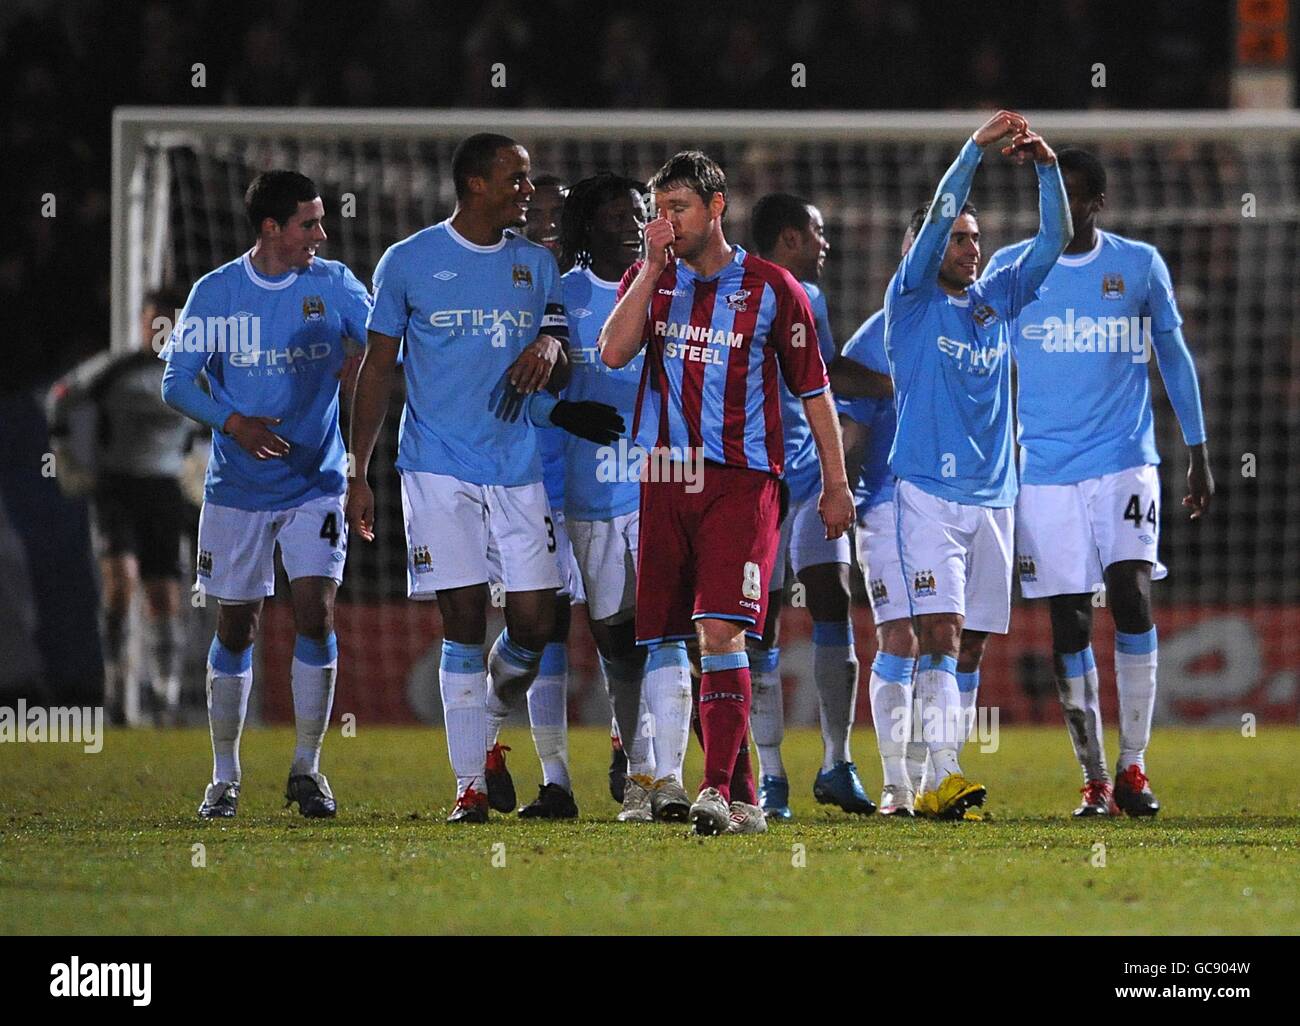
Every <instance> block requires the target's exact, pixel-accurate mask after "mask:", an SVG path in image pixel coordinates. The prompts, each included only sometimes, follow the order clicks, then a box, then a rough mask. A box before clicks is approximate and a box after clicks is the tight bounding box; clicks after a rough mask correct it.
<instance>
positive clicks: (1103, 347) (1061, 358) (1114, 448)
mask: <svg viewBox="0 0 1300 1026" xmlns="http://www.w3.org/2000/svg"><path fill="white" fill-rule="evenodd" d="M1096 234H1097V242H1096V245H1095V246H1094V247H1093V248H1092V250H1091V251H1090V252H1088V253H1081V254H1078V255H1069V256H1065V255H1063V256H1062V257H1061V258H1060V259H1059V260H1058V261H1057V262H1056V266H1055V267H1054V268H1052V271H1051V273H1050V274H1048V276H1047V279H1046V280H1045V281H1044V282H1043V284H1042V285H1041V286H1040V287H1039V290H1038V299H1036V300H1035V301H1034V302H1032V303H1030V304H1029V305H1028V306H1026V307H1025V308H1024V309H1023V310H1022V311H1021V312H1020V316H1019V317H1018V318H1017V319H1016V323H1015V333H1014V348H1015V357H1016V364H1017V370H1018V375H1019V387H1018V394H1017V397H1016V402H1017V414H1018V419H1019V429H1018V432H1019V433H1018V438H1019V442H1020V475H1021V480H1022V481H1023V482H1024V483H1025V484H1034V485H1039V484H1071V483H1074V482H1076V481H1083V480H1086V479H1088V478H1092V477H1100V476H1102V475H1103V474H1111V473H1114V472H1116V471H1120V470H1125V469H1127V468H1129V467H1137V466H1141V465H1143V464H1147V463H1159V462H1160V456H1159V454H1158V453H1157V452H1156V441H1155V422H1154V416H1153V414H1152V408H1151V374H1150V368H1149V366H1148V365H1149V363H1150V361H1151V354H1152V351H1153V349H1154V350H1155V352H1156V355H1157V357H1161V356H1162V354H1161V353H1160V350H1159V348H1157V346H1158V344H1159V342H1158V338H1159V335H1160V333H1161V332H1170V331H1173V330H1174V329H1176V328H1178V326H1179V325H1180V324H1181V323H1182V317H1181V316H1180V314H1179V313H1178V304H1177V303H1176V302H1175V300H1174V290H1173V285H1172V283H1171V282H1170V279H1169V269H1168V268H1167V267H1166V266H1165V262H1164V260H1163V259H1161V257H1160V254H1159V252H1157V250H1156V248H1155V247H1154V246H1150V245H1148V244H1147V243H1145V242H1134V241H1133V240H1131V239H1125V238H1122V237H1121V236H1118V235H1113V234H1111V233H1110V232H1103V231H1098V232H1097V233H1096ZM1028 245H1029V243H1028V242H1018V243H1016V244H1015V245H1012V246H1007V247H1005V248H1004V249H1000V250H998V252H997V253H995V254H994V255H993V259H992V260H990V261H989V265H988V268H987V269H986V270H985V272H984V273H985V276H986V277H987V276H988V275H991V274H996V273H997V272H998V270H1000V269H1001V268H1003V267H1005V266H1007V265H1008V264H1010V263H1011V262H1013V261H1014V260H1015V259H1016V258H1017V257H1018V256H1019V255H1020V254H1021V253H1022V252H1023V251H1024V250H1025V248H1026V247H1027V246H1028ZM1172 344H1173V345H1175V346H1181V347H1182V349H1183V354H1182V355H1183V356H1185V357H1186V359H1187V360H1188V361H1190V359H1191V357H1190V354H1187V353H1186V347H1185V346H1183V345H1182V342H1181V335H1180V336H1179V338H1178V340H1177V341H1176V342H1173V343H1172ZM1161 365H1162V369H1163V367H1164V361H1163V359H1162V364H1161ZM1195 380H1196V379H1195V374H1194V373H1193V374H1192V375H1191V382H1192V391H1193V392H1194V393H1195V392H1196V389H1195ZM1168 385H1169V393H1170V398H1171V399H1172V400H1173V401H1174V407H1175V410H1176V411H1177V413H1178V418H1179V422H1180V423H1181V424H1182V426H1183V433H1184V438H1185V439H1186V440H1187V442H1188V444H1189V445H1196V444H1199V443H1200V442H1203V441H1205V426H1204V422H1203V420H1202V415H1201V404H1200V396H1199V393H1196V394H1193V395H1191V396H1184V395H1183V394H1182V393H1181V392H1180V391H1179V390H1178V389H1177V388H1176V387H1174V386H1173V381H1172V380H1171V381H1169V382H1168Z"/></svg>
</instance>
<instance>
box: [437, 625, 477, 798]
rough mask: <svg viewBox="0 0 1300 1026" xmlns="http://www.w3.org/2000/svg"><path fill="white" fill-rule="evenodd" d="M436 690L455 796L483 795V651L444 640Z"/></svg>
mask: <svg viewBox="0 0 1300 1026" xmlns="http://www.w3.org/2000/svg"><path fill="white" fill-rule="evenodd" d="M438 688H439V690H440V691H441V692H442V711H443V719H444V721H445V723H446V725H447V755H448V756H449V757H450V759H451V771H452V772H453V773H455V774H456V795H457V797H459V796H460V795H463V794H464V793H465V791H466V790H467V789H468V788H471V787H472V788H474V790H475V791H477V792H479V794H484V795H485V794H487V782H486V781H485V780H484V779H483V772H484V767H485V764H486V762H487V690H488V683H487V667H486V666H485V665H484V663H483V649H482V648H481V647H480V646H478V645H463V644H461V643H460V642H456V641H446V640H444V641H443V643H442V659H441V661H440V662H439V664H438Z"/></svg>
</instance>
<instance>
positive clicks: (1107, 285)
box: [1101, 274, 1124, 299]
mask: <svg viewBox="0 0 1300 1026" xmlns="http://www.w3.org/2000/svg"><path fill="white" fill-rule="evenodd" d="M1101 298H1102V299H1123V298H1124V275H1122V274H1103V275H1102V276H1101Z"/></svg>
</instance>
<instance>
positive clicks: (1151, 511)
mask: <svg viewBox="0 0 1300 1026" xmlns="http://www.w3.org/2000/svg"><path fill="white" fill-rule="evenodd" d="M1124 519H1125V520H1132V521H1133V526H1134V527H1138V528H1140V527H1141V526H1142V521H1143V520H1146V522H1147V523H1148V524H1150V525H1151V526H1152V527H1155V526H1156V501H1155V499H1152V500H1151V505H1150V506H1149V507H1147V515H1146V516H1145V517H1143V516H1142V504H1141V503H1140V502H1139V501H1138V497H1137V496H1136V495H1131V496H1129V500H1128V505H1127V506H1125V507H1124Z"/></svg>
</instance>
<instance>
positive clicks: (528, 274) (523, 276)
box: [510, 264, 533, 289]
mask: <svg viewBox="0 0 1300 1026" xmlns="http://www.w3.org/2000/svg"><path fill="white" fill-rule="evenodd" d="M510 280H511V281H513V282H514V285H515V288H517V289H531V288H532V287H533V272H532V271H531V270H529V268H528V267H527V266H525V265H524V264H515V266H514V270H513V271H511V272H510Z"/></svg>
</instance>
